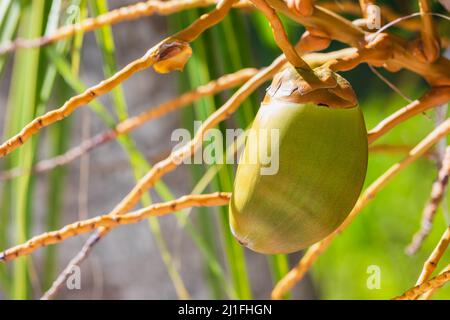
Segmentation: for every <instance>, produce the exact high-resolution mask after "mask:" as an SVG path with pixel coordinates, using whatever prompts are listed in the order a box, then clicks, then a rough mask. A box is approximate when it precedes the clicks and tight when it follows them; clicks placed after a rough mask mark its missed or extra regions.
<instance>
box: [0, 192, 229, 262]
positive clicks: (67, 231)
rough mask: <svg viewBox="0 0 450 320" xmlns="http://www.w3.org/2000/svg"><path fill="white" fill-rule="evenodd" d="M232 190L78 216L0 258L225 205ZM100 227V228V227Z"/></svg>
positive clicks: (3, 259)
mask: <svg viewBox="0 0 450 320" xmlns="http://www.w3.org/2000/svg"><path fill="white" fill-rule="evenodd" d="M230 197H231V194H230V193H226V192H216V193H212V194H205V195H187V196H183V197H181V198H179V199H176V200H172V201H169V202H164V203H157V204H154V205H151V206H149V207H146V208H144V209H141V210H138V211H134V212H130V213H127V214H122V215H111V214H106V215H103V216H98V217H95V218H92V219H87V220H81V221H78V222H75V223H73V224H70V225H67V226H65V227H64V228H62V229H59V230H56V231H52V232H48V233H44V234H41V235H38V236H35V237H33V238H32V239H30V240H28V241H27V242H26V243H24V244H21V245H18V246H16V247H13V248H11V249H8V250H6V251H5V252H3V253H2V254H1V255H0V260H2V261H10V260H12V259H15V258H17V257H19V256H23V255H28V254H30V253H32V252H34V251H36V250H37V249H39V248H42V247H44V246H47V245H51V244H56V243H60V242H62V241H64V240H66V239H68V238H71V237H74V236H77V235H79V234H83V233H89V232H92V231H94V230H95V229H98V228H105V229H113V228H116V227H118V226H120V225H126V224H133V223H138V222H140V221H142V220H144V219H147V218H149V217H154V216H163V215H167V214H169V213H171V212H176V211H179V210H182V209H185V208H188V207H211V206H222V205H226V204H227V203H228V202H229V200H230ZM101 230H103V229H101Z"/></svg>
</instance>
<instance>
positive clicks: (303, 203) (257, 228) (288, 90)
mask: <svg viewBox="0 0 450 320" xmlns="http://www.w3.org/2000/svg"><path fill="white" fill-rule="evenodd" d="M318 74H319V77H320V78H321V79H322V81H323V82H324V84H325V85H324V87H323V88H320V89H315V90H314V89H312V88H310V87H308V84H307V83H306V82H305V81H304V80H303V78H302V77H301V76H300V75H299V74H298V73H297V72H296V70H295V69H294V68H292V67H288V68H286V69H285V70H284V71H283V72H281V73H280V74H279V75H277V77H275V79H274V81H273V83H272V85H271V87H270V88H269V90H268V92H267V94H266V97H265V99H264V101H263V103H262V104H261V108H260V110H259V112H258V114H257V116H256V118H255V120H254V123H253V125H252V128H251V130H250V133H249V135H248V137H247V141H246V145H245V148H244V151H243V153H242V155H241V158H240V161H239V165H238V168H237V172H236V178H235V182H234V190H233V196H232V199H231V201H230V206H229V218H230V227H231V230H232V232H233V234H234V236H235V237H236V239H237V240H238V241H239V242H240V243H241V244H243V245H245V246H246V247H248V248H250V249H252V250H254V251H256V252H260V253H264V254H277V253H291V252H295V251H298V250H301V249H304V248H306V247H308V246H310V245H311V244H314V243H315V242H318V241H320V240H322V239H323V238H325V237H326V236H327V235H329V234H330V233H332V232H333V231H334V230H335V229H336V228H337V227H338V226H339V225H340V224H341V223H342V222H343V221H344V219H345V218H346V217H347V216H348V214H349V213H350V211H351V209H352V208H353V206H354V205H355V203H356V201H357V199H358V196H359V194H360V192H361V189H362V186H363V183H364V178H365V175H366V170H367V158H368V144H367V132H366V127H365V123H364V118H363V114H362V112H361V109H360V108H359V107H358V106H357V100H356V98H355V94H354V92H353V90H352V88H351V86H350V84H349V83H348V82H347V81H346V80H345V79H343V78H342V77H340V76H339V75H337V74H335V73H332V72H331V71H328V70H323V71H320V72H319V73H318ZM277 132H278V133H277ZM261 151H263V152H261ZM255 154H257V155H258V156H255ZM263 154H265V155H267V156H269V158H270V159H271V160H272V161H273V162H272V163H269V162H268V161H267V159H263V158H262V156H261V155H263ZM276 161H277V163H274V162H276Z"/></svg>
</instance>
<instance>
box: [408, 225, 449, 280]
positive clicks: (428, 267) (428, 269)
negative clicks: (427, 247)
mask: <svg viewBox="0 0 450 320" xmlns="http://www.w3.org/2000/svg"><path fill="white" fill-rule="evenodd" d="M449 243H450V227H447V229H446V230H445V232H444V233H443V235H442V237H441V239H440V240H439V242H438V244H437V245H436V247H435V248H434V250H433V252H432V253H431V255H430V256H429V257H428V259H427V261H425V263H424V265H423V268H422V272H421V273H420V276H419V279H417V282H416V285H420V284H422V283H424V282H425V281H427V280H428V279H429V278H430V276H431V274H432V273H433V271H434V270H435V269H436V267H437V264H438V263H439V260H441V258H442V256H443V254H444V252H445V250H447V247H448V245H449Z"/></svg>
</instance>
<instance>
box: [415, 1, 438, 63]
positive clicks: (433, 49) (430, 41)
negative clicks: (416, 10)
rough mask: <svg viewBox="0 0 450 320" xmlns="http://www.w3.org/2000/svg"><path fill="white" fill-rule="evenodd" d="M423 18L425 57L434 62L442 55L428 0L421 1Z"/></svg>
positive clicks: (422, 34)
mask: <svg viewBox="0 0 450 320" xmlns="http://www.w3.org/2000/svg"><path fill="white" fill-rule="evenodd" d="M419 7H420V13H421V18H422V29H421V36H422V45H423V51H424V54H425V57H426V58H427V60H428V61H429V62H434V61H436V59H437V58H438V57H439V55H440V49H441V46H440V40H439V35H438V33H437V29H436V26H435V25H434V21H433V17H432V16H431V15H430V12H431V8H430V3H429V1H428V0H419Z"/></svg>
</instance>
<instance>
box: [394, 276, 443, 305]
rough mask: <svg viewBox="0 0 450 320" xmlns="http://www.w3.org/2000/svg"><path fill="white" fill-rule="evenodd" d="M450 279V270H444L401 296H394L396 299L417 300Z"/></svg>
mask: <svg viewBox="0 0 450 320" xmlns="http://www.w3.org/2000/svg"><path fill="white" fill-rule="evenodd" d="M448 281H450V270H447V271H444V272H442V273H441V274H439V275H437V276H436V277H434V278H433V279H430V280H428V281H426V282H424V283H422V284H420V285H417V286H415V287H414V288H411V289H409V290H408V291H406V292H405V293H404V294H402V295H401V296H398V297H396V298H394V300H415V299H417V298H418V297H420V296H421V295H422V294H424V293H426V292H427V291H430V290H433V289H436V288H439V287H442V286H443V285H444V284H445V283H447V282H448Z"/></svg>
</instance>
